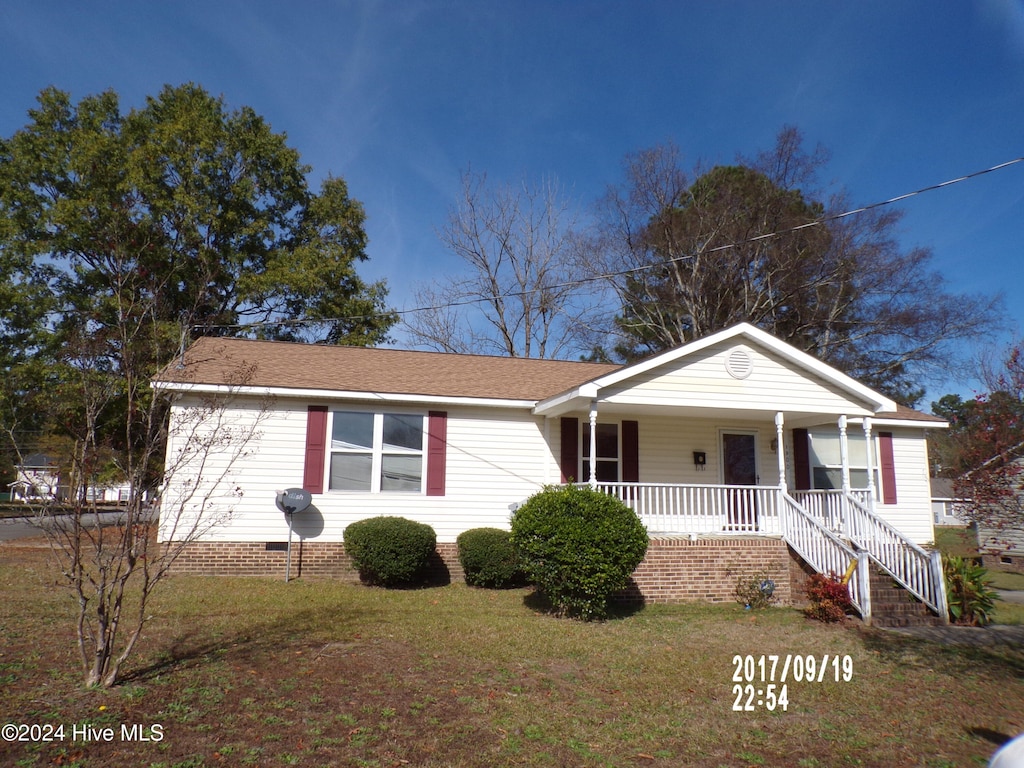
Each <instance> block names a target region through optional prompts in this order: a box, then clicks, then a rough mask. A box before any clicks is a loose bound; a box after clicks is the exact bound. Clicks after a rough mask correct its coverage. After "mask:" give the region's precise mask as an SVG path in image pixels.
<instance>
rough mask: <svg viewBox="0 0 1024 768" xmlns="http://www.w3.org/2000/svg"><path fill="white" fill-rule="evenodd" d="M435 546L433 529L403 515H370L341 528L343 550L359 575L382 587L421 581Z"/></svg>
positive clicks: (435, 537)
mask: <svg viewBox="0 0 1024 768" xmlns="http://www.w3.org/2000/svg"><path fill="white" fill-rule="evenodd" d="M436 545H437V536H436V534H435V533H434V529H433V528H431V527H430V526H429V525H426V524H424V523H417V522H415V521H413V520H407V519H406V518H404V517H370V518H367V519H365V520H359V521H358V522H355V523H352V524H351V525H350V526H348V527H347V528H346V529H345V552H346V553H348V556H349V557H351V558H352V565H353V566H355V568H356V570H358V571H359V577H360V578H361V579H362V580H363V581H365V582H367V583H368V584H377V585H380V586H382V587H396V586H405V585H410V584H414V583H417V582H418V581H420V580H422V579H423V578H424V577H425V575H426V571H427V568H428V566H429V563H430V557H431V555H433V554H434V549H435V547H436Z"/></svg>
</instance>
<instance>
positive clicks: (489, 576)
mask: <svg viewBox="0 0 1024 768" xmlns="http://www.w3.org/2000/svg"><path fill="white" fill-rule="evenodd" d="M455 541H456V543H457V544H458V545H459V562H460V563H461V564H462V571H463V573H464V574H465V578H466V583H467V584H469V585H470V586H471V587H492V588H498V589H500V588H503V587H512V586H518V585H520V584H522V583H523V581H524V580H525V577H524V575H523V569H522V568H521V567H520V565H519V557H518V556H517V555H516V551H515V548H514V547H513V546H512V534H511V533H509V532H508V531H503V530H501V529H500V528H473V529H471V530H468V531H464V532H463V533H461V534H459V537H458V538H457V539H456V540H455Z"/></svg>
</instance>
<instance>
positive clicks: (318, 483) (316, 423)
mask: <svg viewBox="0 0 1024 768" xmlns="http://www.w3.org/2000/svg"><path fill="white" fill-rule="evenodd" d="M326 463H327V406H326V405H311V406H309V411H308V412H307V413H306V465H305V469H304V470H303V475H302V487H303V488H305V489H306V490H307V491H309V492H310V493H323V492H324V465H325V464H326Z"/></svg>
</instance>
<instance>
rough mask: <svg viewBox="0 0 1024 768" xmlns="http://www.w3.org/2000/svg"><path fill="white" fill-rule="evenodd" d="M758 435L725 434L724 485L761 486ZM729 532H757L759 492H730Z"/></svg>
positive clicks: (741, 489) (723, 453) (723, 438)
mask: <svg viewBox="0 0 1024 768" xmlns="http://www.w3.org/2000/svg"><path fill="white" fill-rule="evenodd" d="M756 448H757V435H756V434H754V433H751V432H723V433H722V482H724V483H725V484H726V485H744V486H750V485H757V480H758V478H757V450H756ZM727 504H728V508H729V523H728V526H727V527H728V529H729V530H733V531H756V530H757V528H758V520H757V491H756V490H754V489H753V488H734V489H730V490H729V491H728V492H727Z"/></svg>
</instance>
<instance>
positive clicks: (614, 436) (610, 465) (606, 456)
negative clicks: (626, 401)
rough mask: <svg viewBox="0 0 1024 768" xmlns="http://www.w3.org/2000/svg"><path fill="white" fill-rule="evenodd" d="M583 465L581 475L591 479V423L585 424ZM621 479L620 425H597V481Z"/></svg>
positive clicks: (615, 481) (611, 481)
mask: <svg viewBox="0 0 1024 768" xmlns="http://www.w3.org/2000/svg"><path fill="white" fill-rule="evenodd" d="M581 458H582V460H583V466H582V467H581V469H582V473H581V475H580V476H581V477H582V478H584V479H585V480H589V479H590V424H584V425H583V456H582V457H581ZM618 481H619V425H618V424H598V425H597V482H599V483H617V482H618Z"/></svg>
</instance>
